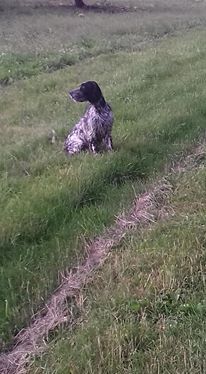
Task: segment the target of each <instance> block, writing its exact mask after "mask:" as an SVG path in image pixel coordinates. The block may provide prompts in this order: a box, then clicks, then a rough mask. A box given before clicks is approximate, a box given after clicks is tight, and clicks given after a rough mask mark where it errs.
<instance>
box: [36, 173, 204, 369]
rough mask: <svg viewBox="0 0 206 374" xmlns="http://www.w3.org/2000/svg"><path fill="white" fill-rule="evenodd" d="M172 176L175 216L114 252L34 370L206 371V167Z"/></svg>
mask: <svg viewBox="0 0 206 374" xmlns="http://www.w3.org/2000/svg"><path fill="white" fill-rule="evenodd" d="M170 181H171V183H172V184H173V186H174V195H173V196H172V198H171V201H170V203H171V205H172V207H173V209H174V215H173V216H171V217H170V219H169V220H166V221H165V222H159V223H157V224H155V225H153V226H151V227H150V229H149V230H148V229H146V230H145V229H142V230H140V231H139V232H136V233H134V234H132V235H131V236H129V237H128V238H126V239H125V240H124V243H123V244H122V245H121V246H119V247H118V248H117V249H115V250H114V251H113V253H112V254H111V255H110V257H109V259H108V260H107V263H106V264H105V265H104V266H103V268H102V270H100V271H98V272H97V273H96V275H95V278H94V279H93V282H92V286H90V287H89V288H88V289H84V290H82V292H81V294H80V295H79V297H78V298H77V300H76V304H75V306H74V310H75V308H76V309H77V310H76V313H77V315H78V313H80V316H81V321H82V322H79V323H78V325H77V326H76V327H75V328H74V330H73V331H72V332H71V331H70V332H65V331H64V332H59V334H58V335H57V336H56V337H55V338H54V337H53V338H54V340H53V342H52V343H50V345H49V349H48V352H47V353H46V354H44V355H43V356H42V357H41V358H39V359H38V360H36V362H34V363H33V364H32V365H31V366H30V369H31V370H30V371H29V372H31V373H34V372H35V373H43V372H44V373H53V374H54V373H58V374H60V373H61V374H63V373H65V374H66V373H71V374H77V373H85V374H89V373H90V374H91V373H100V374H101V373H102V374H103V373H108V374H116V373H122V374H123V373H130V374H132V373H135V374H138V373H145V374H146V373H147V374H151V373H154V374H155V373H161V374H163V373H164V374H165V373H170V374H186V373H187V374H188V373H191V374H196V373H205V370H206V359H205V348H206V343H205V334H206V329H205V315H206V298H205V291H206V290H205V287H206V284H205V265H206V255H205V237H206V226H205V222H206V219H205V214H206V198H205V196H206V168H205V167H201V168H199V169H197V170H195V171H190V172H187V173H184V174H181V173H180V174H179V175H177V176H175V177H174V176H173V177H170ZM83 300H84V303H83Z"/></svg>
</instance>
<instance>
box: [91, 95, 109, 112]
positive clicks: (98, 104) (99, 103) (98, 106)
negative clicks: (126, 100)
mask: <svg viewBox="0 0 206 374" xmlns="http://www.w3.org/2000/svg"><path fill="white" fill-rule="evenodd" d="M92 105H93V106H94V107H95V108H96V109H97V111H101V109H102V108H104V107H105V105H106V101H105V100H104V97H103V96H101V97H100V99H99V100H98V101H97V102H96V103H94V104H92Z"/></svg>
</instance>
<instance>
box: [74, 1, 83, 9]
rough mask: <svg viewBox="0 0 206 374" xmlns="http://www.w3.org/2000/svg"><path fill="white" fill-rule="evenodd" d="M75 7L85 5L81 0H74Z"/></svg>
mask: <svg viewBox="0 0 206 374" xmlns="http://www.w3.org/2000/svg"><path fill="white" fill-rule="evenodd" d="M74 1H75V5H76V7H77V8H83V7H84V6H85V4H84V2H83V0H74Z"/></svg>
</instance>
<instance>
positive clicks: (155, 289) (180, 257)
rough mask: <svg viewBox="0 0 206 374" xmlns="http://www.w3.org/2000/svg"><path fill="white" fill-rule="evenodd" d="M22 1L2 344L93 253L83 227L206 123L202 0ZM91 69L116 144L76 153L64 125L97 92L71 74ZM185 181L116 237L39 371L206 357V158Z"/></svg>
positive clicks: (4, 210)
mask: <svg viewBox="0 0 206 374" xmlns="http://www.w3.org/2000/svg"><path fill="white" fill-rule="evenodd" d="M10 3H12V2H10ZM10 3H7V8H6V10H4V11H2V12H0V34H1V38H0V82H1V88H0V134H1V137H0V173H1V176H0V179H1V180H0V183H1V191H0V208H1V209H0V284H1V288H0V331H1V341H0V345H1V348H2V349H3V350H4V349H5V347H6V346H7V345H9V343H10V342H11V340H12V337H13V335H15V333H17V332H18V331H19V329H21V328H22V327H24V326H26V325H27V324H29V321H30V318H31V316H32V315H33V314H34V313H35V312H36V311H37V310H38V309H39V307H40V306H42V305H44V303H45V302H46V300H47V299H48V296H49V295H50V294H51V293H52V291H53V290H54V289H55V287H56V286H57V285H58V284H59V282H60V280H61V277H62V274H64V271H66V270H68V269H70V268H71V267H72V266H74V265H75V264H77V263H79V261H81V259H82V258H83V257H84V251H83V248H84V245H85V242H87V241H88V240H89V239H90V238H92V237H93V236H95V235H97V234H99V233H101V232H102V230H103V229H104V228H105V227H107V226H109V225H110V224H111V223H112V222H113V221H114V218H115V215H116V214H117V213H118V212H120V211H121V210H124V209H127V208H128V206H129V204H130V203H131V202H132V199H133V198H134V195H135V194H136V195H138V194H139V193H141V192H142V191H145V190H146V189H147V186H148V184H149V183H152V181H153V180H154V179H156V178H157V177H158V176H159V175H164V171H165V165H166V164H168V163H170V162H171V161H172V160H174V159H177V158H178V156H179V155H181V154H182V152H186V151H189V150H190V149H191V147H192V145H193V144H194V143H196V142H197V141H198V140H199V139H201V137H202V136H204V134H205V128H206V125H205V121H206V106H205V102H206V89H205V83H204V79H205V73H206V67H205V66H206V65H205V59H206V47H205V42H204V41H205V37H206V31H205V29H204V27H205V13H206V7H205V5H204V3H202V2H199V3H197V4H196V6H195V7H194V4H193V2H192V1H183V2H182V3H181V6H180V5H179V3H178V2H175V1H174V2H172V1H171V2H168V3H167V4H165V2H163V1H156V2H155V1H154V2H153V3H152V5H153V6H151V2H143V1H142V2H137V3H136V2H134V1H130V2H128V3H127V6H129V7H130V8H129V10H128V11H125V10H124V11H123V10H122V11H121V9H122V7H123V4H124V2H121V1H119V2H117V1H116V2H114V4H113V5H115V6H116V8H115V9H116V10H115V12H113V13H112V12H110V13H109V12H108V13H107V14H104V13H102V12H97V11H95V12H94V11H91V12H85V16H84V17H82V16H79V13H78V12H77V11H76V10H74V9H73V8H71V7H68V8H65V7H62V8H59V7H57V6H56V3H55V2H53V4H54V6H53V7H50V6H46V7H44V8H42V7H37V8H35V9H33V8H31V7H28V6H27V7H23V8H19V7H17V6H16V7H14V8H12V6H11V5H12V4H10ZM20 3H22V2H20ZM2 4H3V5H5V4H4V2H2ZM136 4H137V5H136ZM9 5H10V6H9ZM135 6H137V8H134V7H135ZM138 7H139V8H138ZM11 21H12V23H11ZM189 28H196V29H195V30H193V31H188V29H189ZM170 34H175V36H174V35H173V37H169V36H170ZM163 36H167V37H166V38H164V40H163V41H161V43H157V40H159V39H160V38H161V37H163ZM87 79H94V80H97V81H98V82H99V83H100V85H101V86H102V88H103V92H104V94H105V97H106V99H107V100H108V101H109V102H110V103H111V105H112V108H113V111H114V113H115V124H114V131H113V137H114V147H115V151H114V152H113V153H110V154H103V155H98V156H96V157H93V156H91V155H88V154H87V155H85V154H82V155H79V156H75V157H74V158H72V159H68V158H67V157H66V156H65V155H64V153H63V151H62V143H63V139H64V137H65V135H66V134H67V132H68V130H69V128H71V126H72V125H73V124H74V123H75V121H76V120H77V118H78V117H79V116H80V115H81V113H82V111H83V106H82V105H74V103H72V102H70V101H69V100H68V98H67V90H68V89H69V88H73V87H75V86H76V85H77V84H78V83H79V82H81V81H83V80H87ZM52 129H55V130H56V132H57V142H56V143H55V144H54V145H52V144H50V142H49V139H48V137H49V133H50V131H51V130H52ZM174 185H175V188H176V190H175V191H176V192H175V194H174V198H173V201H172V202H171V204H172V205H174V206H175V217H174V218H172V219H171V220H170V221H169V222H166V223H160V224H158V225H156V226H155V227H154V228H153V229H152V230H149V231H148V232H147V231H143V232H142V233H141V238H139V233H138V234H137V235H136V234H134V235H132V236H131V237H128V238H127V239H126V240H125V242H124V243H123V244H122V246H121V247H120V248H118V249H117V250H115V252H114V254H113V255H112V257H111V258H110V260H109V261H108V263H107V264H106V265H105V266H104V268H103V269H102V270H101V272H100V273H98V274H97V276H96V279H95V282H94V284H93V286H92V288H91V289H87V290H85V291H84V293H85V298H86V303H85V306H84V307H83V310H82V315H83V322H82V323H81V324H80V325H79V326H78V327H77V328H76V329H75V330H74V331H73V332H71V333H69V334H68V333H65V332H64V331H62V332H60V333H59V334H58V335H57V337H56V338H55V339H54V342H51V345H50V346H49V350H48V353H47V354H46V355H45V356H43V357H42V358H41V359H40V361H35V362H34V363H33V366H32V367H31V372H32V373H33V372H41V371H42V370H45V372H48V373H56V372H58V373H63V372H65V373H68V372H71V373H97V372H98V373H110V372H111V373H132V372H133V373H137V372H139V373H142V372H145V373H158V372H159V373H166V372H168V373H188V372H190V373H200V372H204V370H206V369H205V366H204V365H205V364H204V363H203V361H204V360H203V354H202V352H204V348H205V340H204V329H203V327H202V325H203V320H204V316H205V301H204V291H205V289H204V287H205V283H204V282H205V281H204V271H205V260H204V250H203V249H204V241H205V219H204V214H205V197H204V196H205V169H204V167H202V168H201V169H198V170H197V172H194V171H193V172H190V173H188V174H187V173H186V174H185V175H183V176H182V175H181V176H180V177H176V179H175V180H174ZM180 270H181V271H180ZM108 280H109V282H108ZM144 285H146V286H144ZM51 340H52V339H51ZM83 345H85V346H87V347H88V350H87V351H86V350H85V351H84V350H82V353H81V354H80V350H81V347H82V346H83ZM179 352H181V354H180V355H178V353H179ZM201 355H202V356H201ZM41 368H44V369H41ZM164 368H166V369H164ZM68 370H70V371H68Z"/></svg>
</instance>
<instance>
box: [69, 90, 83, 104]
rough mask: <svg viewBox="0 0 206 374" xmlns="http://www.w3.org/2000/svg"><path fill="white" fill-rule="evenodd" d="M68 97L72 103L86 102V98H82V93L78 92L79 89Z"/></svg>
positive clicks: (71, 92)
mask: <svg viewBox="0 0 206 374" xmlns="http://www.w3.org/2000/svg"><path fill="white" fill-rule="evenodd" d="M69 96H70V97H71V99H72V100H73V101H75V102H76V101H78V102H83V101H86V98H85V97H84V95H83V93H82V92H81V91H80V89H79V88H77V89H75V90H72V91H70V92H69Z"/></svg>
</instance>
